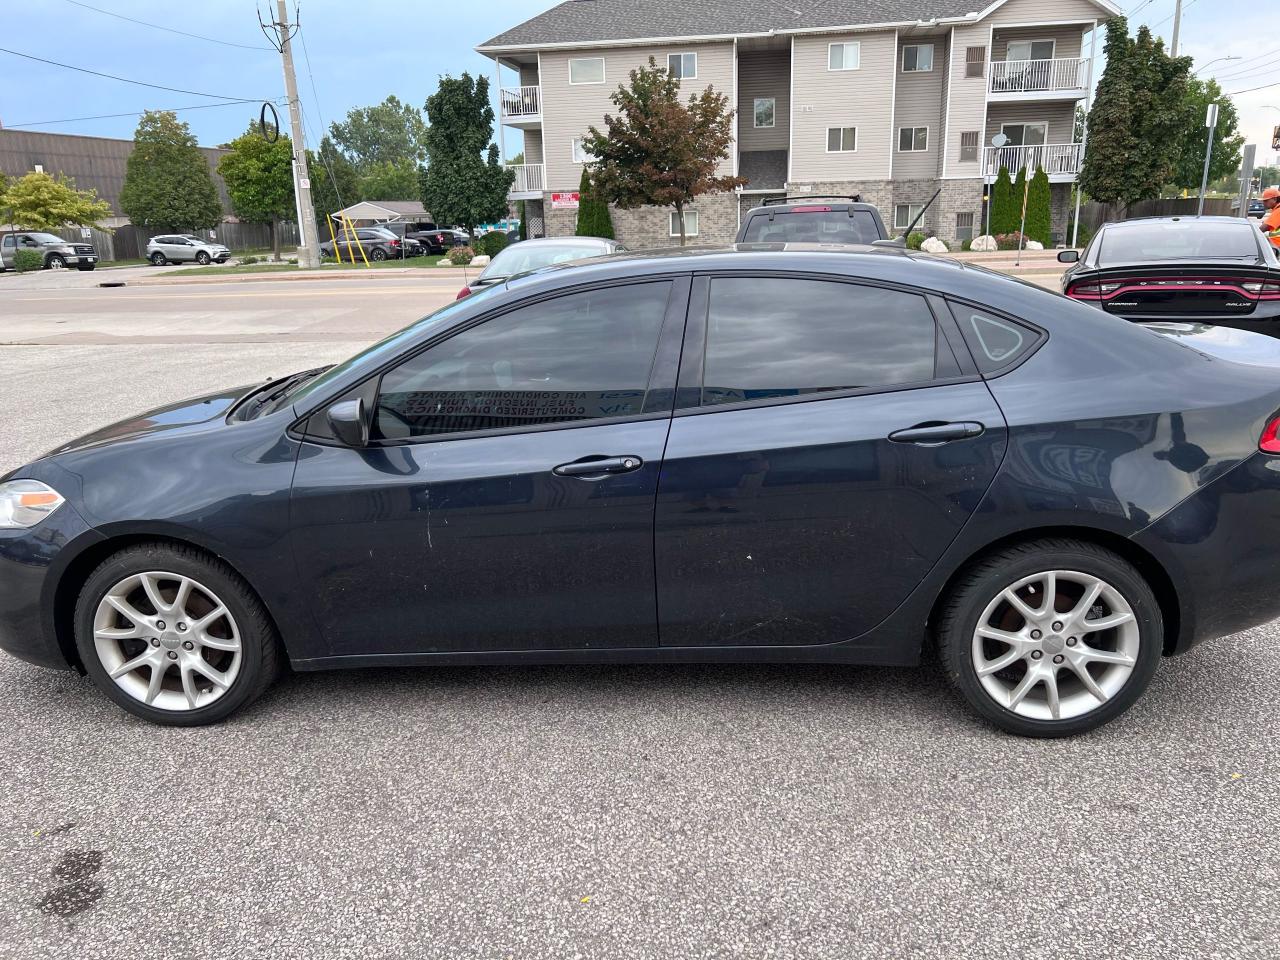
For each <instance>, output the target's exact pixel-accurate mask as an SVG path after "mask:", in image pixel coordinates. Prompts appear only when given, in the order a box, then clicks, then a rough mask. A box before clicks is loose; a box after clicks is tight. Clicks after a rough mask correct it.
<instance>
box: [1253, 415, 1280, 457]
mask: <svg viewBox="0 0 1280 960" xmlns="http://www.w3.org/2000/svg"><path fill="white" fill-rule="evenodd" d="M1277 434H1280V417H1275V418H1274V419H1272V421H1271V422H1270V423H1268V424H1267V425H1266V426H1265V427H1263V429H1262V436H1261V437H1260V438H1258V449H1259V450H1261V451H1262V452H1263V453H1280V436H1277Z"/></svg>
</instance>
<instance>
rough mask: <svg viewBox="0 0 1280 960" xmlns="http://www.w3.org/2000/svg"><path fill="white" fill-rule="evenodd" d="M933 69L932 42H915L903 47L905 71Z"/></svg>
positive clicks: (920, 71) (903, 66)
mask: <svg viewBox="0 0 1280 960" xmlns="http://www.w3.org/2000/svg"><path fill="white" fill-rule="evenodd" d="M932 69H933V44H932V43H913V44H908V45H907V46H905V47H903V48H902V72H903V73H928V72H929V71H930V70H932Z"/></svg>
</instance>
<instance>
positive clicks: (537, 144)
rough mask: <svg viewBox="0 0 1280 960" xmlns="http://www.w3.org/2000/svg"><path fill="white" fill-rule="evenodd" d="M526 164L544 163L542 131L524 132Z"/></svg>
mask: <svg viewBox="0 0 1280 960" xmlns="http://www.w3.org/2000/svg"><path fill="white" fill-rule="evenodd" d="M524 162H525V163H541V162H542V131H541V130H526V131H525V132H524Z"/></svg>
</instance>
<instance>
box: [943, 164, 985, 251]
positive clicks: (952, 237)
mask: <svg viewBox="0 0 1280 960" xmlns="http://www.w3.org/2000/svg"><path fill="white" fill-rule="evenodd" d="M939 185H940V186H941V187H942V193H940V194H939V195H938V199H937V200H935V201H934V202H933V205H934V206H935V207H937V208H938V212H937V223H938V225H939V226H938V236H939V237H941V238H942V239H943V240H945V241H946V242H947V244H948V245H949V246H951V249H953V250H959V249H960V244H959V243H958V242H957V241H956V214H957V213H972V214H973V235H974V236H975V237H978V236H981V235H982V217H983V213H982V181H981V180H979V179H976V178H975V179H973V180H942V181H940V183H939Z"/></svg>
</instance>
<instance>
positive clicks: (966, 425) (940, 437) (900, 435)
mask: <svg viewBox="0 0 1280 960" xmlns="http://www.w3.org/2000/svg"><path fill="white" fill-rule="evenodd" d="M986 429H987V428H986V427H985V426H984V425H982V424H981V423H975V422H973V421H964V422H961V423H922V424H917V425H916V426H914V427H908V428H907V429H905V430H895V431H894V432H893V433H891V434H889V439H890V440H892V441H893V442H894V443H919V444H926V445H928V444H935V443H947V442H949V441H951V440H963V439H965V438H966V437H980V436H982V434H983V432H984V431H985V430H986Z"/></svg>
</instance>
